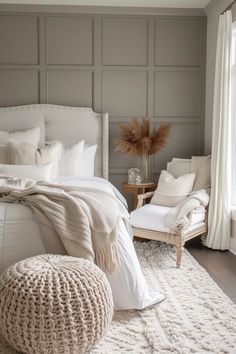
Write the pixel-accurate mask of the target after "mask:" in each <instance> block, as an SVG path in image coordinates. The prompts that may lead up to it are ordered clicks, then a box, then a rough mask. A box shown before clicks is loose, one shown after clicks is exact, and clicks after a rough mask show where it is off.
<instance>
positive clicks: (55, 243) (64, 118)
mask: <svg viewBox="0 0 236 354" xmlns="http://www.w3.org/2000/svg"><path fill="white" fill-rule="evenodd" d="M39 116H43V118H44V120H45V124H46V140H50V141H51V140H60V141H61V142H62V143H63V144H64V145H66V146H68V145H71V144H73V143H76V142H78V141H80V140H82V139H85V141H86V143H88V144H91V145H92V144H97V145H98V150H97V158H96V167H95V173H96V176H98V177H103V178H97V177H90V178H78V177H75V176H67V177H60V178H59V179H57V182H59V183H62V184H68V185H75V186H89V187H91V188H92V187H93V186H94V187H96V188H100V189H104V190H109V191H111V190H112V192H113V193H114V189H113V186H112V185H111V184H110V183H109V182H108V181H107V180H106V179H107V178H108V114H97V113H94V112H93V111H92V110H91V109H90V108H77V107H64V106H55V105H30V106H19V107H10V108H0V130H6V131H14V130H20V129H25V128H31V127H33V126H34V125H35V123H34V117H39ZM22 122H23V123H24V124H23V126H22ZM119 231H120V232H119V237H118V249H119V254H120V258H121V266H120V269H119V271H118V272H116V273H114V274H112V275H107V277H108V280H109V282H110V285H111V288H112V292H113V296H114V302H115V308H116V309H132V308H137V309H142V308H145V307H147V306H150V305H153V304H155V303H158V302H160V301H162V300H163V298H164V297H163V295H161V294H160V293H159V291H158V289H155V290H156V291H155V292H154V293H152V294H151V293H150V292H149V289H148V288H147V284H146V282H145V280H144V277H143V274H142V271H141V269H140V266H139V262H138V259H137V257H136V253H135V250H134V247H133V242H132V239H131V237H130V235H129V233H128V232H127V230H126V228H125V225H124V223H123V222H120V225H119ZM41 253H58V254H65V253H66V252H65V248H64V246H63V244H62V242H61V241H60V239H59V237H57V235H56V234H53V233H47V230H46V229H45V232H42V228H40V227H39V225H38V223H37V222H36V220H35V218H34V214H33V212H32V210H31V209H30V208H28V207H26V206H24V205H21V204H12V203H4V202H1V199H0V271H3V270H4V269H5V268H6V267H8V266H9V265H11V264H12V263H14V262H16V261H18V260H20V259H23V258H27V257H29V256H33V255H37V254H41Z"/></svg>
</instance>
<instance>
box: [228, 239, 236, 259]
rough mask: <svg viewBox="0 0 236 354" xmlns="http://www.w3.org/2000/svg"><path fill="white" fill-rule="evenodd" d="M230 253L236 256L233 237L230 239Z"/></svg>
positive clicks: (235, 244)
mask: <svg viewBox="0 0 236 354" xmlns="http://www.w3.org/2000/svg"><path fill="white" fill-rule="evenodd" d="M229 250H230V252H232V253H233V254H235V255H236V238H235V237H231V239H230V249H229Z"/></svg>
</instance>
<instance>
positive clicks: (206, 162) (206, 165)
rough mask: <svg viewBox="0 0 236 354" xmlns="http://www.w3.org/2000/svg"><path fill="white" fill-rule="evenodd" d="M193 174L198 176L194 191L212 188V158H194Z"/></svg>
mask: <svg viewBox="0 0 236 354" xmlns="http://www.w3.org/2000/svg"><path fill="white" fill-rule="evenodd" d="M191 172H193V173H195V174H196V178H195V182H194V186H193V190H194V191H197V190H200V189H208V188H210V187H211V156H193V157H192V164H191Z"/></svg>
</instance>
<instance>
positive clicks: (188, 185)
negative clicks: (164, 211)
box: [150, 171, 195, 207]
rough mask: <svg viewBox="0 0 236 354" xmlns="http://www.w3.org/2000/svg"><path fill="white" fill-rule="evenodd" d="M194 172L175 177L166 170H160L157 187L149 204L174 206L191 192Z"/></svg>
mask: <svg viewBox="0 0 236 354" xmlns="http://www.w3.org/2000/svg"><path fill="white" fill-rule="evenodd" d="M194 179H195V173H187V174H185V175H182V176H180V177H178V178H175V177H174V176H172V174H170V173H169V172H167V171H162V172H161V175H160V178H159V181H158V187H157V189H156V191H155V193H154V195H153V197H152V199H151V202H150V203H151V204H156V205H162V206H166V207H175V206H176V205H177V204H178V203H179V202H180V201H181V200H183V199H184V198H186V197H187V196H188V194H189V193H191V192H192V189H193V184H194Z"/></svg>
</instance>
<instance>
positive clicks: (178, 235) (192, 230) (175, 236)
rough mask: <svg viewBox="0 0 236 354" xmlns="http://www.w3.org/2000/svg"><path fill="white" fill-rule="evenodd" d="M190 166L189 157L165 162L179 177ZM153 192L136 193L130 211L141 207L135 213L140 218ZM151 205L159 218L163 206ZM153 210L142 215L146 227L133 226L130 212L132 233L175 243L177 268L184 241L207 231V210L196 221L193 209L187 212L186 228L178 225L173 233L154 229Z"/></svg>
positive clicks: (188, 169) (171, 171) (187, 170)
mask: <svg viewBox="0 0 236 354" xmlns="http://www.w3.org/2000/svg"><path fill="white" fill-rule="evenodd" d="M190 168H191V159H173V160H172V161H171V162H170V163H168V164H167V171H168V172H170V173H171V174H172V175H173V176H175V177H179V176H180V175H182V174H185V173H190ZM153 194H154V192H147V193H144V194H140V195H138V204H137V208H136V210H135V211H133V212H132V213H135V212H136V211H137V209H139V208H141V209H139V210H138V211H139V213H138V215H137V216H138V218H139V220H140V219H141V218H142V207H143V206H144V204H146V203H147V202H148V200H150V198H151V197H152V196H153ZM152 207H153V210H154V209H155V213H156V217H157V218H159V220H160V219H161V217H162V216H161V215H160V212H161V210H162V209H163V207H160V206H158V205H152ZM161 208H162V209H161ZM153 210H152V215H151V216H150V215H146V216H144V218H145V220H146V221H145V222H146V223H147V226H146V228H141V227H136V226H134V225H133V223H132V213H131V225H132V228H133V234H134V236H135V237H137V238H142V239H149V240H157V241H162V242H166V243H168V244H171V245H175V246H176V266H177V268H179V267H180V265H181V258H182V253H183V249H184V244H185V242H186V241H188V240H190V239H192V238H194V237H196V236H199V235H203V234H205V233H206V232H207V210H206V211H205V213H203V215H202V220H200V219H199V221H198V222H197V220H196V217H195V221H194V220H193V219H194V215H193V214H194V211H193V212H191V213H189V215H188V218H189V226H188V227H187V228H186V229H183V227H178V228H177V230H176V232H175V233H172V232H171V231H170V232H168V230H166V231H163V229H162V230H158V229H154V227H153V225H152V224H153V223H152V222H151V219H150V218H152V217H153ZM154 217H155V215H154ZM198 218H199V217H198ZM148 219H149V222H148Z"/></svg>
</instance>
